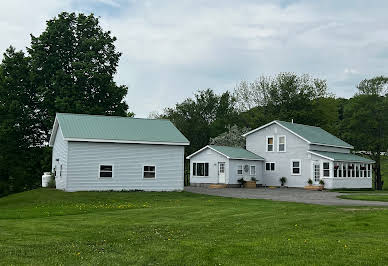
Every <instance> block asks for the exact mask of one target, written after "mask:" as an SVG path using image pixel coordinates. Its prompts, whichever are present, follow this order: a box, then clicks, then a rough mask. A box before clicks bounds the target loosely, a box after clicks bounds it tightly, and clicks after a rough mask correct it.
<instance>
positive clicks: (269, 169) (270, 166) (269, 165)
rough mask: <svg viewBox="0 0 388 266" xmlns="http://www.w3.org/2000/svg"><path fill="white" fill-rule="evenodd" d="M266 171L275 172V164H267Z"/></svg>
mask: <svg viewBox="0 0 388 266" xmlns="http://www.w3.org/2000/svg"><path fill="white" fill-rule="evenodd" d="M265 170H266V171H275V163H265Z"/></svg>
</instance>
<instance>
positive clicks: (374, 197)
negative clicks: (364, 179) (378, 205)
mask: <svg viewBox="0 0 388 266" xmlns="http://www.w3.org/2000/svg"><path fill="white" fill-rule="evenodd" d="M339 198H342V199H353V200H368V201H388V192H387V191H384V190H383V191H378V192H377V193H376V192H373V193H366V192H363V193H354V194H352V195H341V196H339Z"/></svg>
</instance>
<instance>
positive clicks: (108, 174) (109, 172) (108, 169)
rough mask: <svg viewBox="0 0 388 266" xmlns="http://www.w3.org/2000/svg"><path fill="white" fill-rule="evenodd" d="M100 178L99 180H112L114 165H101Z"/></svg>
mask: <svg viewBox="0 0 388 266" xmlns="http://www.w3.org/2000/svg"><path fill="white" fill-rule="evenodd" d="M98 177H99V178H112V177H113V164H100V165H99V174H98Z"/></svg>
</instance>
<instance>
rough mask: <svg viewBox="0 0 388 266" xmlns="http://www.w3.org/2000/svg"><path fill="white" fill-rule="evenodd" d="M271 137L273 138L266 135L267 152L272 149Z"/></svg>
mask: <svg viewBox="0 0 388 266" xmlns="http://www.w3.org/2000/svg"><path fill="white" fill-rule="evenodd" d="M273 139H274V138H273V136H270V137H267V151H269V152H272V151H274V149H273V146H274V143H273Z"/></svg>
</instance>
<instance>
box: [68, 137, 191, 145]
mask: <svg viewBox="0 0 388 266" xmlns="http://www.w3.org/2000/svg"><path fill="white" fill-rule="evenodd" d="M65 140H66V141H74V142H97V143H127V144H152V145H173V146H188V145H190V142H169V141H138V140H115V139H86V138H65Z"/></svg>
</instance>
